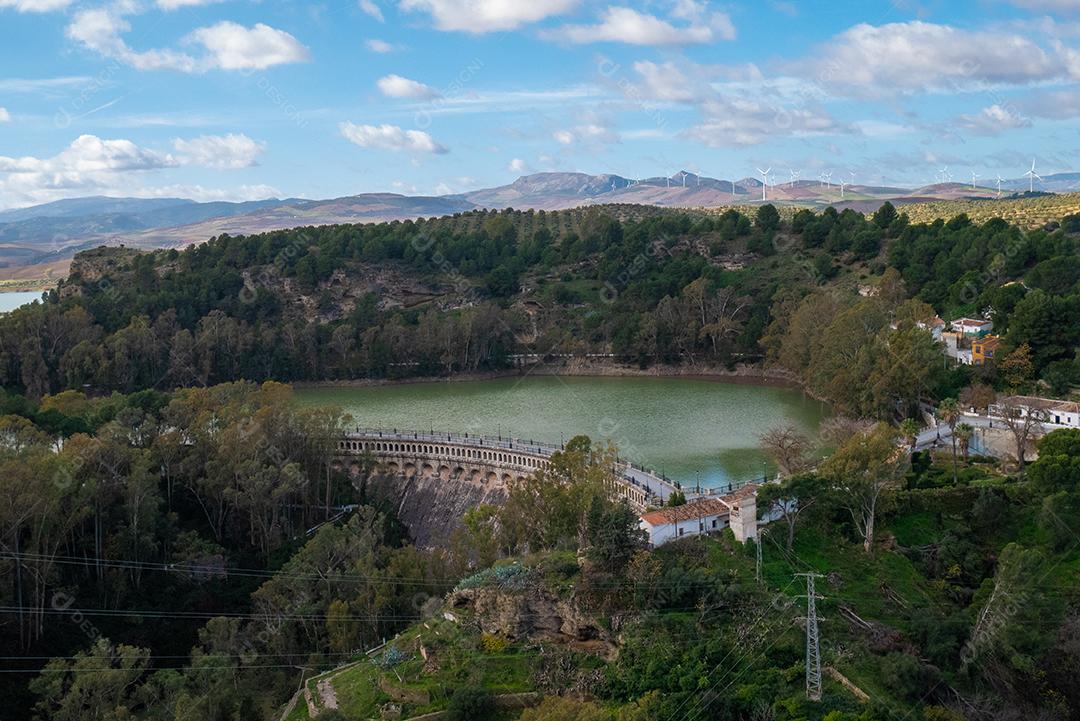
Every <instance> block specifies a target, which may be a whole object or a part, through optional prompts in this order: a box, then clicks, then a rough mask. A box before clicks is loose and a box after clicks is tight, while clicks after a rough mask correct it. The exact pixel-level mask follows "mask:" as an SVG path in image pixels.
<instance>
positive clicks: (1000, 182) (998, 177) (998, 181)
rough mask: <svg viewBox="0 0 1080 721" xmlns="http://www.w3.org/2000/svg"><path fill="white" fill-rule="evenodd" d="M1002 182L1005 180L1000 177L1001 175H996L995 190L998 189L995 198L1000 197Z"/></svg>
mask: <svg viewBox="0 0 1080 721" xmlns="http://www.w3.org/2000/svg"><path fill="white" fill-rule="evenodd" d="M1004 182H1005V178H1003V177H1001V173H998V174H997V188H998V192H997V197H999V198H1000V197H1001V184H1002V183H1004Z"/></svg>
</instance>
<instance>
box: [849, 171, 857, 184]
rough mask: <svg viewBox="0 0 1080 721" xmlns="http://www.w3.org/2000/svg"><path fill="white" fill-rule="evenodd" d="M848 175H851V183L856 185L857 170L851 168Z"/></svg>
mask: <svg viewBox="0 0 1080 721" xmlns="http://www.w3.org/2000/svg"><path fill="white" fill-rule="evenodd" d="M848 175H850V176H851V183H850V184H851V185H855V171H854V170H849V171H848Z"/></svg>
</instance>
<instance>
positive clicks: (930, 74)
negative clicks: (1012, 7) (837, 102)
mask: <svg viewBox="0 0 1080 721" xmlns="http://www.w3.org/2000/svg"><path fill="white" fill-rule="evenodd" d="M806 67H807V66H805V65H804V66H803V67H802V68H796V69H795V70H796V72H803V73H804V74H805V69H806ZM808 67H809V69H810V72H811V73H812V74H813V76H814V77H815V78H816V79H817V80H818V81H819V82H820V83H821V84H822V85H823V86H826V87H828V88H830V89H833V88H840V89H847V90H851V91H854V92H855V93H857V94H864V95H885V94H891V93H895V92H897V91H920V90H939V89H950V90H958V89H970V88H977V87H979V86H987V85H997V84H1026V83H1034V82H1039V81H1043V80H1048V79H1052V78H1055V77H1059V76H1061V75H1062V73H1063V72H1064V69H1063V64H1062V60H1061V58H1059V57H1056V56H1054V55H1051V54H1050V53H1047V52H1046V51H1045V50H1044V49H1043V48H1042V47H1040V46H1039V45H1037V44H1036V43H1034V42H1032V41H1031V40H1030V39H1028V38H1026V37H1023V36H1021V35H1016V34H1012V33H1007V32H998V31H972V30H962V29H959V28H954V27H951V26H948V25H935V24H932V23H925V22H920V21H913V22H906V23H890V24H887V25H880V26H874V25H867V24H860V25H856V26H854V27H852V28H850V29H848V30H846V31H845V32H843V33H841V34H840V35H838V36H837V37H836V38H835V39H834V40H833V41H832V42H830V43H828V44H827V45H825V46H824V47H823V48H822V54H821V57H820V59H819V60H817V61H815V62H813V63H810V64H809V66H808Z"/></svg>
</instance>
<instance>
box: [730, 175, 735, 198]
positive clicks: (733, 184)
mask: <svg viewBox="0 0 1080 721" xmlns="http://www.w3.org/2000/svg"><path fill="white" fill-rule="evenodd" d="M731 199H732V200H735V181H734V180H732V181H731Z"/></svg>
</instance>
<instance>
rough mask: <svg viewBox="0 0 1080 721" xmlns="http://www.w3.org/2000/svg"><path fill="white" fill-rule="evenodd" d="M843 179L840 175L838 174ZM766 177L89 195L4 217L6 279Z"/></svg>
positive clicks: (825, 191) (720, 200)
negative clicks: (196, 248)
mask: <svg viewBox="0 0 1080 721" xmlns="http://www.w3.org/2000/svg"><path fill="white" fill-rule="evenodd" d="M837 180H839V177H837ZM994 185H995V187H985V186H982V185H980V186H976V187H973V186H972V185H970V184H966V183H938V184H934V185H928V186H925V187H921V188H914V189H909V188H898V187H884V186H875V185H860V184H847V183H845V184H844V187H843V188H841V186H840V185H838V184H837V183H833V182H828V183H826V182H823V181H821V180H798V181H794V182H785V183H776V184H770V185H769V186H768V188H766V189H765V197H766V198H767V200H768V201H769V202H773V203H777V204H785V205H806V206H809V207H826V206H829V205H833V206H835V207H837V208H845V207H850V208H854V209H856V210H860V211H863V212H869V211H873V210H875V209H876V208H877V207H878V206H880V204H881V203H882V202H884V201H885V200H890V201H892V202H893V203H894V204H897V205H903V204H908V203H917V202H928V201H934V200H976V199H993V198H996V197H997V195H998V191H997V188H996V183H995V184H994ZM1001 190H1002V193H1003V194H1004V193H1009V194H1011V193H1015V192H1023V191H1026V190H1028V180H1027V179H1025V178H1021V179H1014V180H1008V181H1003V182H1002V184H1001ZM1037 190H1040V191H1043V192H1071V191H1076V190H1080V173H1059V174H1056V175H1048V176H1045V177H1044V178H1043V180H1042V182H1041V183H1040V184H1038V186H1037ZM761 199H762V183H761V180H759V179H757V178H742V179H740V180H721V179H717V178H709V177H705V176H700V175H696V174H694V173H690V172H686V171H681V172H679V173H676V174H675V175H673V176H671V177H656V178H644V179H634V178H625V177H622V176H619V175H610V174H602V175H588V174H586V173H536V174H533V175H526V176H523V177H520V178H518V179H517V180H515V181H514V182H513V183H510V184H509V185H503V186H499V187H496V188H484V189H481V190H474V191H470V192H467V193H460V194H455V195H443V196H405V195H398V194H394V193H364V194H361V195H354V196H347V197H344V198H335V199H331V200H304V199H299V198H287V199H284V200H279V199H271V200H259V201H252V202H244V203H226V202H213V203H199V202H195V201H192V200H185V199H183V198H152V199H142V198H107V197H88V198H74V199H70V200H59V201H56V202H53V203H46V204H44V205H37V206H34V207H30V208H20V209H17V210H7V211H0V280H5V279H12V278H16V279H18V278H22V279H36V278H42V277H59V276H62V275H63V274H64V273H66V271H67V265H68V264H69V262H70V259H71V257H72V256H73V255H74V254H75V253H77V252H79V251H80V250H84V249H86V248H92V247H95V246H98V245H116V244H120V243H123V244H126V245H129V246H134V247H140V248H168V247H181V246H184V245H189V244H192V243H200V242H203V241H205V240H207V239H208V238H211V237H213V236H215V235H221V234H222V233H230V234H250V233H259V232H265V231H270V230H280V229H284V228H294V227H299V226H305V225H326V224H332V223H365V222H382V221H390V220H405V219H409V218H419V217H431V216H441V215H448V214H452V213H458V212H464V211H469V210H476V209H480V208H495V209H502V208H509V207H513V208H520V209H527V208H533V209H537V210H541V209H542V210H561V209H565V208H573V207H579V206H582V205H594V204H595V205H602V204H609V203H627V204H642V205H657V206H664V207H687V208H692V207H717V206H726V205H746V204H750V203H760V202H761Z"/></svg>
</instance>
